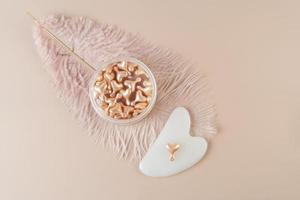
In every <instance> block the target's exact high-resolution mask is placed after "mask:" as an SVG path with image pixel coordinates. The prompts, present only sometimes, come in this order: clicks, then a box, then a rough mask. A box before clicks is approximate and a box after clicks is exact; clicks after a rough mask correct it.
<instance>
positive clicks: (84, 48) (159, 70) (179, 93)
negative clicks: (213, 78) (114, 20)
mask: <svg viewBox="0 0 300 200" xmlns="http://www.w3.org/2000/svg"><path fill="white" fill-rule="evenodd" d="M42 24H43V25H44V26H46V27H47V28H48V29H49V30H51V32H52V33H54V34H55V35H56V36H58V37H59V38H60V39H61V40H62V41H64V43H66V44H67V45H68V46H69V47H72V48H73V49H74V51H75V52H76V53H77V54H79V55H81V56H82V57H84V59H85V60H86V61H87V62H88V63H90V64H91V65H93V66H95V67H97V66H98V65H99V63H101V62H103V61H107V60H110V59H112V58H114V57H117V56H130V57H135V58H137V59H139V60H141V61H142V62H144V63H145V64H146V65H148V66H149V68H150V69H151V71H152V72H153V74H154V76H155V78H156V80H157V85H158V99H157V102H156V105H155V107H154V109H153V110H152V112H151V113H150V114H149V115H148V116H147V117H146V118H145V119H143V120H142V121H140V122H138V123H136V124H134V125H128V126H124V125H121V126H120V125H115V124H112V123H110V122H107V121H105V120H103V119H102V118H100V117H99V116H98V115H97V114H96V112H95V111H94V110H93V108H92V106H91V103H90V100H89V96H88V85H89V81H90V78H91V76H92V75H93V73H94V71H93V70H91V69H89V68H87V67H86V66H83V65H81V64H79V63H78V62H77V61H76V59H75V58H74V57H73V56H72V55H69V54H68V53H66V51H65V50H64V49H63V48H61V47H60V46H59V45H58V44H57V43H56V42H55V41H54V40H53V39H51V38H50V37H49V36H48V35H47V34H46V33H45V32H44V31H43V29H42V28H41V27H40V26H39V25H37V26H36V27H35V28H34V34H33V35H34V40H35V44H36V47H37V51H38V53H39V55H40V57H41V59H42V60H43V62H44V63H45V64H46V65H45V68H46V70H47V71H48V72H49V74H50V75H51V77H52V78H53V83H54V86H55V88H56V89H57V92H58V95H59V97H60V98H61V99H62V100H63V102H64V103H65V104H66V105H67V106H68V107H69V108H70V110H71V112H72V113H74V115H75V117H76V118H77V119H78V120H79V121H80V122H81V123H82V125H83V126H84V127H85V128H86V129H87V131H88V132H89V133H90V134H91V135H94V136H96V138H97V140H98V141H99V142H100V143H102V144H103V145H104V146H107V147H110V148H112V149H113V151H114V152H115V153H117V154H118V155H119V156H120V157H122V158H125V159H134V160H140V159H141V158H142V157H143V155H144V154H145V153H146V151H147V149H148V147H149V145H150V144H151V143H152V142H153V141H154V140H155V138H156V137H157V135H158V134H159V132H160V130H161V129H162V127H163V125H164V123H165V122H166V120H167V118H168V116H169V114H170V113H171V111H172V110H173V109H174V108H175V107H177V106H184V107H186V108H187V109H188V110H189V111H190V113H191V116H192V127H191V132H192V133H193V134H194V135H199V136H204V137H206V138H207V137H210V136H212V135H214V134H216V133H217V125H216V110H215V106H214V104H213V102H212V100H211V96H210V92H209V89H208V87H207V82H206V78H205V76H204V75H203V74H202V73H201V72H200V71H198V69H197V68H196V67H193V66H192V65H190V64H189V62H188V61H186V60H184V59H183V58H181V57H180V56H179V55H177V54H175V53H173V52H171V51H170V50H166V49H162V48H160V47H157V46H155V45H152V44H150V43H149V42H147V41H145V40H144V39H143V38H141V37H140V36H138V35H136V34H132V33H129V32H126V31H124V30H122V29H120V28H118V27H117V26H112V25H108V24H104V23H98V22H96V21H94V20H91V19H88V18H85V17H66V16H64V15H53V16H48V17H46V18H45V19H43V20H42Z"/></svg>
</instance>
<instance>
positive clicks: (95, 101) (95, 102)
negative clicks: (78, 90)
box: [89, 57, 157, 125]
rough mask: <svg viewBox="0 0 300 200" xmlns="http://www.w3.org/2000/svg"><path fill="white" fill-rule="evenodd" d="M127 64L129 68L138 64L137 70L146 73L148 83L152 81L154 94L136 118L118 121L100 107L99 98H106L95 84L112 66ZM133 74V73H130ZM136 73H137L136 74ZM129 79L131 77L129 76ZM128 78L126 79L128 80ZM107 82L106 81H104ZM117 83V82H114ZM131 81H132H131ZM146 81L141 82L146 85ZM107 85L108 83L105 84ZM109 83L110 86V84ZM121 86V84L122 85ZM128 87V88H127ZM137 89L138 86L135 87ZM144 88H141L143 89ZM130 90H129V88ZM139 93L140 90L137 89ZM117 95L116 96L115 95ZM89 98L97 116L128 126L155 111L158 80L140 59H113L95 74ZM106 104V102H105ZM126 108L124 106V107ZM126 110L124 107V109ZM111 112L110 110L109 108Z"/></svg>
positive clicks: (100, 67)
mask: <svg viewBox="0 0 300 200" xmlns="http://www.w3.org/2000/svg"><path fill="white" fill-rule="evenodd" d="M124 61H125V62H126V67H128V66H127V65H128V63H130V64H132V65H133V64H136V65H137V66H138V67H137V69H142V70H143V71H144V75H145V77H147V81H150V83H151V86H149V87H151V88H152V90H151V91H152V92H151V98H150V100H149V101H148V102H147V106H146V107H145V108H144V109H143V110H142V111H141V112H140V113H139V114H138V115H136V116H132V117H131V118H128V119H124V118H122V119H118V118H114V117H112V116H110V113H109V112H107V110H106V111H105V110H104V109H103V108H102V107H101V106H100V105H99V101H100V100H99V99H100V98H99V96H101V97H102V98H103V97H104V93H103V94H101V92H96V90H95V87H96V86H95V84H96V82H97V81H98V80H99V77H100V76H102V74H103V73H105V72H103V70H106V69H109V67H110V66H115V65H117V64H116V63H121V62H124ZM128 73H131V72H128ZM134 73H136V72H134ZM114 74H116V72H114ZM128 77H129V75H128ZM128 77H124V79H126V78H128ZM136 77H137V76H136ZM126 80H127V79H126ZM104 81H105V80H104ZM113 81H116V80H113ZM130 81H131V80H130ZM144 81H145V80H142V81H141V82H142V83H143V84H144ZM105 83H107V82H105ZM110 83H111V82H110ZM110 83H109V84H110ZM120 84H121V83H120ZM125 87H126V86H125ZM135 87H136V85H135ZM141 87H142V86H140V89H141ZM127 89H128V88H127ZM135 90H137V91H138V89H135ZM140 93H142V92H140ZM105 95H106V96H107V95H111V94H109V93H108V94H107V93H106V94H105ZM114 95H115V94H114ZM106 96H105V98H106V99H109V97H106ZM89 97H90V101H91V103H92V106H93V108H94V110H95V111H96V112H97V114H99V115H100V116H101V117H102V118H103V119H105V120H108V121H110V122H112V123H116V124H124V125H126V124H127V125H128V124H133V123H136V122H138V121H140V120H142V119H143V118H144V117H146V116H147V115H148V114H149V113H150V111H151V110H152V109H153V107H154V105H155V102H156V98H157V85H156V80H155V77H154V75H153V73H152V72H151V70H150V69H149V68H148V67H147V65H145V64H144V63H143V62H141V61H140V60H138V59H135V58H132V57H118V58H115V59H112V60H110V61H108V62H104V63H102V64H100V66H99V68H98V69H97V71H96V72H95V74H94V76H93V77H92V79H91V81H90V85H89ZM148 98H149V96H148V97H147V99H148ZM100 102H101V105H102V103H103V101H100ZM104 103H105V104H106V102H104ZM122 105H123V104H122ZM123 106H124V105H123ZM125 106H126V107H127V106H128V107H135V106H132V105H125ZM123 108H124V107H123ZM108 110H109V108H108Z"/></svg>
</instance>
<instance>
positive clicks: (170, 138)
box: [139, 107, 207, 177]
mask: <svg viewBox="0 0 300 200" xmlns="http://www.w3.org/2000/svg"><path fill="white" fill-rule="evenodd" d="M190 124H191V121H190V115H189V112H188V111H187V110H186V109H185V108H183V107H177V108H176V109H175V110H174V111H173V112H172V114H171V115H170V117H169V119H168V121H167V123H166V124H165V126H164V128H163V130H162V131H161V132H160V134H159V136H158V138H157V139H156V141H155V142H154V144H153V145H151V146H150V148H149V150H148V152H147V153H146V155H145V156H144V158H143V159H142V161H141V162H140V166H139V168H140V171H141V172H142V173H143V174H144V175H146V176H153V177H163V176H171V175H174V174H177V173H179V172H182V171H185V170H186V169H188V168H190V167H192V166H193V165H195V164H196V163H197V162H199V161H200V160H201V159H202V158H203V157H204V155H205V153H206V150H207V142H206V140H205V139H204V138H202V137H192V136H191V135H190Z"/></svg>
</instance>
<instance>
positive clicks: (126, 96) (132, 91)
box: [92, 61, 153, 120]
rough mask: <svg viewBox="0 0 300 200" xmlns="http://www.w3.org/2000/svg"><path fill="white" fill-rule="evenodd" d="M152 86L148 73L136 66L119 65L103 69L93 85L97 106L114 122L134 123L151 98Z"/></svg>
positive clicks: (129, 63) (113, 64)
mask: <svg viewBox="0 0 300 200" xmlns="http://www.w3.org/2000/svg"><path fill="white" fill-rule="evenodd" d="M152 86H153V85H152V83H151V81H150V78H149V76H148V74H147V73H146V71H145V70H144V69H143V68H142V67H141V66H139V65H138V64H136V63H133V62H129V61H120V62H116V63H112V64H109V65H108V66H107V67H105V68H104V69H102V70H101V71H100V72H99V73H98V75H97V77H96V79H95V82H94V84H93V88H92V92H93V98H94V102H96V105H97V107H99V108H100V109H102V111H104V112H105V114H106V115H107V116H109V117H111V118H113V119H121V120H122V119H131V118H134V117H136V116H138V115H140V114H141V113H142V112H143V111H144V110H145V109H146V108H147V106H148V105H149V103H150V101H151V98H152V89H153V87H152Z"/></svg>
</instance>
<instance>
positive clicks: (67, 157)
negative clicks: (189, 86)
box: [0, 0, 300, 200]
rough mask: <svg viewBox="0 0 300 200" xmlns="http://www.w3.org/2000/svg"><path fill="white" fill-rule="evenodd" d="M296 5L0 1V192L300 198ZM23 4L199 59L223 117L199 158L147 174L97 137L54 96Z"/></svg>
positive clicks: (6, 195) (10, 197)
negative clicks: (184, 167) (170, 173)
mask: <svg viewBox="0 0 300 200" xmlns="http://www.w3.org/2000/svg"><path fill="white" fill-rule="evenodd" d="M299 8H300V3H299V1H298V2H297V1H284V0H282V1H266V0H263V1H262V0H257V1H241V0H227V1H222V0H219V1H206V2H204V1H197V0H194V1H174V0H173V1H171V0H170V1H161V0H155V1H153V0H152V1H140V0H136V1H133V0H132V1H119V2H116V1H101V0H94V1H92V0H85V1H75V0H63V1H62V0H46V1H44V2H42V1H33V0H27V1H25V0H6V1H3V0H2V1H1V7H0V15H1V17H0V22H1V27H2V28H1V31H0V41H1V46H0V53H1V61H2V63H1V73H0V89H1V92H2V94H1V104H0V111H1V113H0V120H1V125H0V199H1V200H19V199H22V200H41V199H42V200H48V199H49V200H83V199H88V200H93V199H95V200H96V199H112V200H114V199H123V200H140V199H145V200H150V199H155V200H157V199H164V200H166V199H172V200H177V199H178V200H179V199H180V200H182V199H205V200H216V199H220V200H221V199H222V200H224V199H228V200H241V199H242V200H247V199H251V200H252V199H255V200H256V199H258V200H265V199H270V200H277V199H289V200H296V199H300V78H299V75H300V65H299V64H300V56H299V52H300V12H299ZM26 10H30V11H31V12H33V13H34V14H35V15H37V16H42V15H46V14H50V13H54V12H60V13H65V14H72V15H87V16H90V17H93V18H96V19H99V20H103V21H105V22H109V23H114V24H117V25H120V26H121V27H123V28H126V29H128V30H131V31H133V32H139V33H141V34H142V35H144V36H145V37H146V38H148V39H149V40H151V41H154V42H155V43H157V44H161V45H163V46H165V47H169V48H171V49H174V50H176V51H178V52H179V53H181V54H182V55H184V56H185V57H187V58H190V59H191V60H193V61H195V62H197V63H198V64H199V67H202V68H203V70H204V71H205V72H206V73H207V75H208V77H209V79H210V84H211V86H212V88H213V90H214V94H215V99H216V102H217V106H218V112H219V120H220V125H221V131H220V134H219V135H218V136H217V137H215V138H213V140H212V141H211V143H210V145H211V146H210V147H211V148H210V150H209V154H208V155H207V156H206V158H205V160H204V161H203V162H201V163H200V164H198V165H197V166H195V167H193V168H192V169H191V170H189V171H187V172H185V173H182V174H180V175H177V176H174V177H170V178H164V179H154V178H148V177H145V176H143V175H141V174H140V173H139V172H138V170H137V166H136V165H135V164H134V163H129V162H126V161H122V160H118V159H116V158H115V157H113V156H112V153H111V152H110V151H108V150H104V149H102V148H101V147H100V146H99V145H95V143H94V141H93V139H92V138H91V137H88V136H87V135H86V133H85V131H84V130H83V129H82V128H80V127H79V125H78V124H77V122H76V121H75V120H73V119H72V118H71V115H70V113H68V111H67V109H66V107H65V106H64V105H63V104H62V103H61V102H60V101H59V100H58V99H57V98H56V97H55V94H54V90H53V89H52V88H51V84H50V83H49V77H48V75H47V74H46V73H45V71H44V70H43V69H42V67H41V60H40V59H39V57H38V56H37V53H36V51H35V48H34V46H33V41H32V38H31V26H32V22H31V21H30V19H29V18H28V17H27V16H25V14H24V12H25V11H26Z"/></svg>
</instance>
